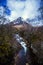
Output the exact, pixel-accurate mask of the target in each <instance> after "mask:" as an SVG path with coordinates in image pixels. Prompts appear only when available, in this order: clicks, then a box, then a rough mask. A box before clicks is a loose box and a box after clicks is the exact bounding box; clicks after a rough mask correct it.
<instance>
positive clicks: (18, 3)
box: [1, 0, 40, 21]
mask: <svg viewBox="0 0 43 65" xmlns="http://www.w3.org/2000/svg"><path fill="white" fill-rule="evenodd" d="M1 2H2V3H1V5H3V6H4V7H5V5H7V7H8V8H7V9H6V10H7V11H5V12H6V13H7V14H10V15H9V16H8V15H6V16H7V17H8V18H9V19H10V20H11V21H12V20H14V19H16V18H18V17H23V18H24V19H26V18H34V17H35V16H37V15H38V14H39V12H38V11H37V10H38V8H39V6H40V0H1Z"/></svg>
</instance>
